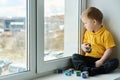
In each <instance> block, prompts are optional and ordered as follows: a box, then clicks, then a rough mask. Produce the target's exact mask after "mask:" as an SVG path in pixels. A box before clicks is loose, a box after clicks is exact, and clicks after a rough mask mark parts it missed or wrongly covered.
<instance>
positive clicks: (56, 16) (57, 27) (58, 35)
mask: <svg viewBox="0 0 120 80" xmlns="http://www.w3.org/2000/svg"><path fill="white" fill-rule="evenodd" d="M44 7H45V8H44V15H45V16H44V35H45V36H44V60H45V61H47V60H53V59H58V58H61V57H63V51H64V9H65V6H64V0H44Z"/></svg>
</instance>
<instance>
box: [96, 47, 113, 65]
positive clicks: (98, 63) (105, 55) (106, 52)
mask: <svg viewBox="0 0 120 80" xmlns="http://www.w3.org/2000/svg"><path fill="white" fill-rule="evenodd" d="M112 50H113V48H109V49H107V50H106V51H105V52H104V55H103V56H102V57H101V59H100V60H98V61H96V62H95V66H96V67H100V66H101V65H102V64H103V63H104V62H105V61H106V60H107V59H108V58H109V57H110V56H111V54H112Z"/></svg>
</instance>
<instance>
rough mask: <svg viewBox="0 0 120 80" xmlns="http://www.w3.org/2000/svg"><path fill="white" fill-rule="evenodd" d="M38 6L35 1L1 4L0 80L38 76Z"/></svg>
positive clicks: (11, 0)
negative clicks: (36, 50) (36, 34)
mask: <svg viewBox="0 0 120 80" xmlns="http://www.w3.org/2000/svg"><path fill="white" fill-rule="evenodd" d="M35 5H36V2H35V1H34V0H0V80H26V79H31V78H33V76H34V75H35V65H36V63H35V55H36V52H35V49H36V45H35V41H36V38H35V32H36V31H35V29H36V25H35V21H36V20H35V14H36V10H35V8H36V7H35ZM33 12H34V13H33ZM31 45H32V46H31Z"/></svg>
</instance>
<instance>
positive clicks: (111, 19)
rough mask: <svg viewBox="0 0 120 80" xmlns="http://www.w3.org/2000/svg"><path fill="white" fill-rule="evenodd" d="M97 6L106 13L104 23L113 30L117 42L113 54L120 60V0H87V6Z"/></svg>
mask: <svg viewBox="0 0 120 80" xmlns="http://www.w3.org/2000/svg"><path fill="white" fill-rule="evenodd" d="M89 6H95V7H97V8H99V9H100V10H101V11H102V12H103V15H104V22H103V23H104V25H105V26H106V28H107V29H108V30H109V31H111V32H112V35H113V37H114V39H115V42H116V45H117V46H116V47H115V49H114V52H113V54H115V55H114V57H117V58H118V59H119V60H120V0H87V7H89Z"/></svg>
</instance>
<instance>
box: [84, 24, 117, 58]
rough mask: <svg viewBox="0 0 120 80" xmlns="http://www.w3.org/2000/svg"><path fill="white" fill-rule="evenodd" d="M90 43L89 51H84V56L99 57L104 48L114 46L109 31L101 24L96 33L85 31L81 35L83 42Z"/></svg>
mask: <svg viewBox="0 0 120 80" xmlns="http://www.w3.org/2000/svg"><path fill="white" fill-rule="evenodd" d="M85 42H87V43H90V44H91V48H92V50H91V52H90V53H85V56H90V57H94V58H101V57H102V56H103V54H104V52H105V50H106V49H108V48H111V47H114V46H115V42H114V40H113V37H112V35H111V33H110V32H109V31H107V30H106V29H105V28H104V27H103V26H102V27H101V28H100V30H98V31H97V32H96V33H93V32H89V31H86V32H85V34H84V36H83V43H85Z"/></svg>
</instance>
